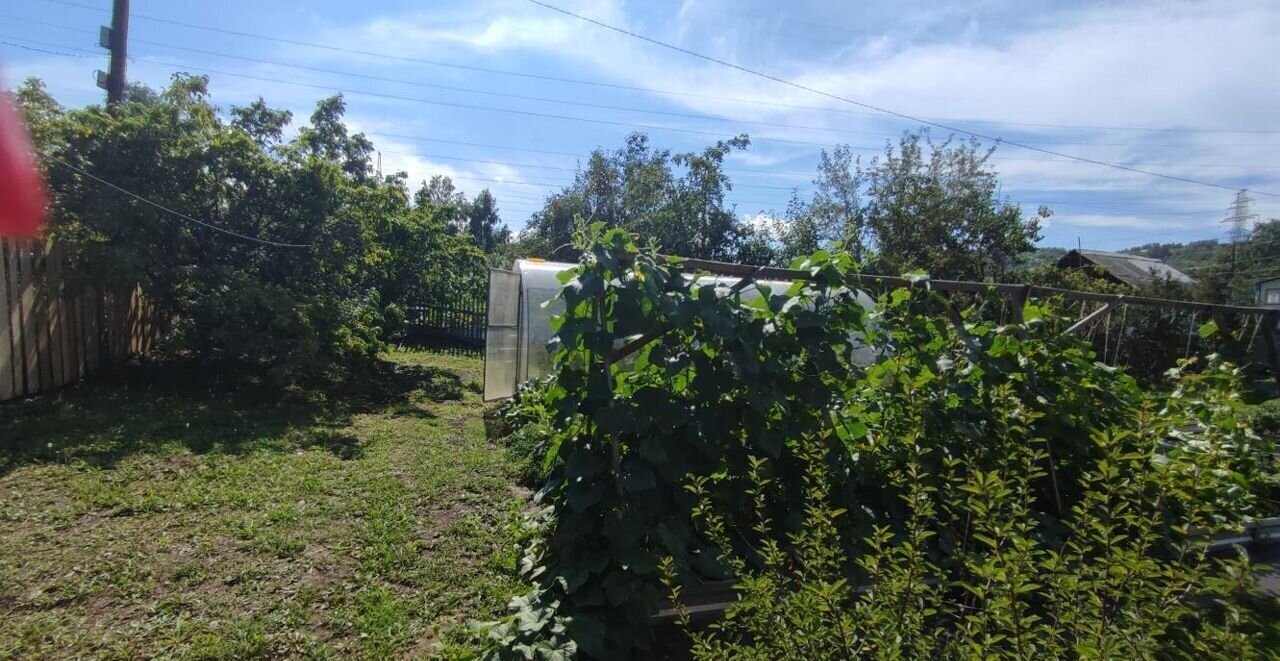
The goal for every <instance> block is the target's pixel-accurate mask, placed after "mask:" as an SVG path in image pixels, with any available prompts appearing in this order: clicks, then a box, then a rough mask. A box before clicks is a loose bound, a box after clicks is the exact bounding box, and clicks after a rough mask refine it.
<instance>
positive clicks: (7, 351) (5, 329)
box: [0, 238, 18, 402]
mask: <svg viewBox="0 0 1280 661" xmlns="http://www.w3.org/2000/svg"><path fill="white" fill-rule="evenodd" d="M9 259H10V257H9V241H7V240H5V239H3V238H0V402H2V401H5V400H7V399H13V398H14V397H15V396H16V395H17V392H18V386H17V383H16V382H15V381H14V360H13V359H14V356H15V353H14V351H13V335H14V333H13V327H12V326H11V325H10V324H9V311H10V306H9V270H8V264H9Z"/></svg>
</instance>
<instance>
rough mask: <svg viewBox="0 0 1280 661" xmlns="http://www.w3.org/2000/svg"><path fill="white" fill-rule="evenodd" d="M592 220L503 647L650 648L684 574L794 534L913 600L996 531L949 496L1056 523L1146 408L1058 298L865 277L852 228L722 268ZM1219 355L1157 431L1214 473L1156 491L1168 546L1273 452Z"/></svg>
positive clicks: (1047, 536) (854, 573) (837, 572)
mask: <svg viewBox="0 0 1280 661" xmlns="http://www.w3.org/2000/svg"><path fill="white" fill-rule="evenodd" d="M581 239H582V241H581V245H582V247H583V249H584V252H583V254H582V257H581V259H580V261H579V263H578V265H577V267H576V268H574V269H572V270H570V271H568V272H566V273H564V274H562V283H563V285H564V286H563V289H562V290H561V293H560V298H561V299H562V300H563V302H564V305H565V312H564V314H563V315H560V316H559V317H557V318H556V319H555V320H554V321H553V327H554V330H555V339H554V341H553V351H554V365H555V375H554V379H553V380H552V381H551V382H550V383H549V384H547V385H546V386H545V388H544V389H541V390H539V391H538V392H539V393H540V394H539V395H538V396H537V397H536V400H537V403H536V406H537V407H538V408H539V409H540V413H539V418H540V419H550V420H553V421H554V423H553V424H551V425H548V427H550V429H549V430H548V433H549V434H550V436H551V437H550V438H548V439H546V440H545V442H541V443H538V444H536V446H537V448H538V451H539V452H541V453H543V455H544V456H545V457H546V458H547V463H548V464H549V466H550V471H549V475H548V477H547V480H546V482H545V484H544V485H543V487H542V489H541V490H540V492H539V498H540V499H541V501H542V502H543V503H544V504H545V505H546V506H547V514H548V519H547V522H546V528H545V534H544V535H543V537H542V538H541V541H540V543H539V544H538V545H537V546H536V547H535V548H533V549H531V551H530V553H529V554H528V556H527V557H526V558H525V561H524V563H523V569H524V570H525V571H526V573H527V575H528V576H529V577H530V579H531V580H533V581H534V582H535V583H536V584H537V591H536V592H535V593H533V594H531V595H529V596H527V597H525V598H524V601H522V602H520V603H517V604H513V606H515V607H516V608H517V610H518V612H517V614H516V615H515V616H514V617H513V619H510V620H508V621H506V622H505V623H503V624H500V625H495V626H491V627H490V628H489V633H490V636H491V637H492V638H493V639H494V640H496V641H497V643H498V644H499V645H498V654H499V655H500V656H501V655H511V656H512V657H513V658H530V655H532V656H538V655H540V654H541V655H542V656H544V657H547V658H554V657H556V656H558V655H563V654H572V653H575V652H576V653H584V654H585V655H587V656H590V657H597V658H626V657H629V656H633V655H636V654H644V653H645V651H646V650H649V649H651V647H652V645H653V644H654V640H653V638H652V630H651V628H650V626H649V617H650V616H651V615H652V614H653V613H654V612H655V611H657V610H658V607H659V605H660V604H661V603H663V600H664V599H667V598H668V597H669V596H671V595H670V588H671V587H672V586H673V585H676V586H679V585H684V584H696V583H698V582H700V581H707V580H717V579H729V578H734V579H738V580H742V579H745V578H747V577H749V576H752V575H756V574H753V572H756V571H757V570H759V569H760V568H764V567H770V566H773V568H774V569H775V570H777V569H779V568H780V567H782V565H781V564H779V563H781V562H782V561H781V560H780V558H783V557H785V556H786V554H790V553H809V554H810V555H815V557H819V558H820V559H821V561H820V562H818V564H817V565H815V566H816V567H817V568H818V569H820V571H818V569H815V571H814V576H822V577H824V579H830V580H831V581H832V582H836V581H839V582H840V583H839V585H842V586H853V585H862V584H869V583H883V584H885V585H899V586H900V588H901V589H900V593H901V594H900V596H901V597H902V598H903V599H907V601H905V602H902V603H900V604H899V605H898V607H899V612H898V614H897V617H898V619H899V620H900V621H906V620H902V618H903V617H905V615H904V614H905V613H907V612H908V611H911V608H909V607H907V606H906V604H911V603H915V604H919V608H920V609H924V610H926V611H930V612H933V613H936V612H937V611H938V608H937V606H936V605H929V604H930V603H931V602H930V600H931V599H939V598H941V596H942V595H943V592H944V591H942V590H940V589H937V588H928V589H925V588H922V587H921V586H922V585H925V583H924V581H926V580H933V581H936V580H937V579H938V576H940V575H943V574H944V573H945V570H947V569H948V568H951V567H954V566H957V565H956V563H957V562H959V560H958V559H959V558H963V557H967V556H966V555H965V554H967V553H971V552H972V551H973V549H974V544H975V541H974V540H982V539H987V538H991V539H994V538H993V537H992V535H993V534H996V533H1000V534H1004V533H1003V532H1001V531H992V530H990V529H988V528H986V527H984V526H989V525H993V524H992V523H991V521H989V520H986V519H983V520H975V519H974V517H975V515H976V514H978V513H981V512H983V511H984V510H981V509H980V508H976V506H969V505H964V506H961V504H959V501H956V500H955V499H954V498H953V497H959V496H961V495H963V494H965V493H969V492H971V491H973V490H975V489H977V490H979V491H982V490H984V489H987V488H991V489H997V490H1002V492H1003V491H1010V492H1013V493H1016V494H1017V497H1016V498H1014V499H1012V500H1009V499H1007V498H1006V499H1000V501H999V503H997V504H992V505H990V507H993V508H995V507H999V508H1004V509H1002V510H1000V511H1001V512H1006V511H1010V512H1011V511H1015V510H1016V512H1020V513H1022V514H1020V515H1019V517H1020V518H1019V517H1015V518H1018V520H1019V521H1021V523H1020V525H1023V526H1024V527H1025V529H1020V530H1019V532H1018V534H1019V535H1021V536H1022V537H1025V538H1026V539H1033V540H1036V543H1042V544H1049V545H1055V544H1056V545H1059V546H1061V545H1062V544H1064V543H1066V542H1067V540H1069V538H1070V527H1069V526H1071V525H1075V524H1076V523H1077V522H1078V516H1077V515H1076V514H1073V512H1075V511H1076V510H1079V509H1080V508H1085V509H1089V508H1092V507H1094V506H1095V504H1096V503H1095V501H1096V499H1097V498H1098V497H1099V496H1098V487H1097V484H1096V481H1097V478H1096V476H1097V474H1098V471H1099V467H1100V465H1104V464H1105V462H1108V461H1113V460H1114V458H1113V457H1112V454H1111V453H1113V452H1115V449H1114V448H1113V447H1112V446H1110V445H1108V444H1105V443H1100V442H1099V440H1098V439H1099V438H1106V437H1108V436H1107V434H1114V433H1118V434H1127V433H1129V432H1127V431H1125V430H1127V429H1133V428H1139V427H1141V424H1142V421H1144V420H1149V419H1150V417H1151V416H1152V415H1153V413H1152V412H1153V410H1155V409H1153V406H1155V404H1154V402H1153V399H1152V397H1151V396H1150V395H1149V393H1146V392H1145V391H1143V390H1142V389H1141V388H1140V387H1139V386H1138V385H1137V384H1136V383H1135V382H1134V380H1133V379H1132V378H1130V377H1128V376H1127V375H1126V374H1124V373H1123V372H1122V371H1119V370H1115V369H1112V368H1108V367H1106V366H1103V365H1101V364H1099V363H1096V362H1095V360H1094V356H1093V354H1092V350H1091V349H1090V347H1089V346H1088V345H1086V344H1084V343H1082V342H1080V341H1079V340H1076V339H1074V338H1071V337H1064V336H1062V335H1058V334H1052V333H1049V332H1047V331H1046V328H1047V326H1048V324H1047V323H1046V322H1047V321H1048V320H1050V319H1051V317H1052V314H1053V313H1052V311H1051V309H1050V308H1049V307H1048V306H1045V305H1041V304H1036V303H1028V305H1027V306H1026V307H1025V309H1024V310H1023V315H1022V323H1019V324H1016V325H995V324H993V323H990V322H984V321H980V320H979V319H978V315H976V314H974V313H973V311H972V310H964V309H960V308H959V307H958V306H956V305H954V304H953V303H952V302H951V301H949V300H948V299H946V298H945V297H943V296H941V295H939V294H938V293H936V292H934V291H932V290H931V289H930V288H929V282H928V279H927V278H926V277H923V276H917V277H913V278H912V280H913V282H914V284H913V286H911V287H909V288H902V289H890V290H883V291H877V290H876V289H875V288H874V287H871V286H868V285H866V284H865V283H863V282H861V281H860V279H859V276H858V272H857V270H856V266H855V265H854V264H853V263H852V261H851V260H850V258H849V257H848V256H847V255H843V254H838V253H836V254H831V253H826V252H821V251H820V252H818V253H816V254H814V255H812V256H811V257H808V258H806V259H803V260H798V261H797V262H796V263H795V264H794V265H793V267H794V268H796V269H799V270H802V271H804V272H806V273H807V274H808V278H806V279H803V280H797V281H796V282H793V283H786V284H784V285H781V286H778V285H774V286H769V285H767V284H765V283H761V282H756V281H754V279H753V278H745V279H742V280H740V281H738V282H736V283H735V284H732V285H730V284H726V283H725V282H723V281H721V280H718V279H716V278H711V277H692V278H691V277H686V275H685V273H684V272H683V269H682V268H681V265H680V263H679V262H678V260H674V259H670V258H664V257H661V256H659V255H657V254H656V252H655V251H654V250H652V249H649V248H646V247H641V246H639V245H637V243H636V241H635V239H634V237H632V236H631V235H628V234H627V233H625V232H622V231H619V230H605V229H604V228H603V227H602V226H600V225H596V226H593V227H590V228H588V229H587V230H586V232H585V235H584V236H583V237H581ZM868 296H870V297H873V299H874V304H871V301H872V298H868ZM1215 375H1217V377H1216V378H1219V381H1221V380H1222V379H1226V380H1228V381H1229V380H1230V376H1229V373H1228V374H1227V375H1226V376H1223V375H1221V374H1218V372H1214V371H1212V370H1210V371H1209V372H1207V373H1204V374H1201V375H1198V376H1196V377H1195V378H1197V379H1200V381H1196V382H1195V384H1196V385H1195V387H1190V386H1188V387H1184V388H1181V389H1178V390H1176V391H1174V394H1173V395H1171V396H1168V397H1166V398H1165V400H1166V401H1165V404H1166V405H1167V406H1172V407H1174V412H1175V413H1174V414H1173V415H1172V416H1171V418H1170V419H1175V418H1176V419H1179V420H1182V421H1183V422H1185V423H1187V424H1188V425H1190V424H1191V423H1192V422H1195V423H1197V424H1200V425H1201V428H1203V429H1212V430H1213V434H1212V435H1205V436H1202V437H1200V438H1198V439H1196V440H1197V441H1199V443H1193V444H1188V445H1186V446H1185V448H1184V449H1178V450H1176V451H1169V450H1167V449H1165V450H1163V452H1164V453H1163V454H1161V455H1160V456H1161V457H1164V458H1165V459H1166V460H1167V459H1168V458H1169V457H1171V456H1173V457H1182V456H1192V455H1194V461H1191V462H1189V463H1188V462H1184V461H1179V462H1174V463H1175V464H1176V465H1178V466H1180V467H1183V468H1187V470H1192V471H1193V472H1195V473H1196V474H1197V475H1202V474H1212V475H1213V476H1214V477H1213V479H1205V480H1200V481H1198V482H1196V489H1197V491H1196V492H1195V495H1194V497H1191V498H1189V499H1187V498H1168V499H1166V501H1165V506H1164V508H1163V509H1162V512H1163V515H1162V516H1164V517H1165V518H1164V519H1159V520H1157V521H1155V524H1157V527H1156V530H1157V531H1167V532H1168V533H1169V534H1163V533H1162V534H1161V535H1160V540H1161V543H1162V544H1163V545H1162V546H1160V547H1159V548H1160V549H1163V550H1167V549H1171V548H1174V546H1175V545H1176V543H1177V539H1176V537H1177V536H1176V535H1175V534H1174V533H1173V532H1172V531H1173V529H1174V528H1173V526H1176V525H1182V526H1183V528H1185V527H1186V526H1187V525H1189V524H1188V522H1189V521H1191V520H1192V519H1194V523H1195V525H1196V526H1198V527H1200V528H1206V529H1214V528H1215V527H1218V526H1230V525H1234V524H1236V523H1238V522H1239V519H1240V517H1241V516H1242V515H1244V514H1245V513H1248V512H1249V511H1250V508H1251V507H1252V505H1253V501H1254V493H1253V489H1252V488H1251V486H1252V484H1254V483H1255V482H1256V481H1257V476H1258V475H1259V473H1260V472H1262V471H1263V470H1265V466H1264V465H1263V463H1262V459H1261V457H1262V456H1263V453H1262V451H1261V450H1262V448H1261V445H1260V443H1258V441H1257V439H1256V437H1254V436H1253V435H1252V434H1251V433H1249V431H1248V430H1247V429H1245V428H1243V427H1240V426H1238V425H1237V426H1234V427H1232V426H1230V425H1229V424H1228V423H1230V422H1231V420H1232V418H1231V415H1232V413H1231V412H1232V410H1233V408H1232V407H1233V406H1234V405H1235V404H1233V403H1232V402H1231V401H1230V399H1229V398H1225V399H1224V398H1221V397H1212V398H1206V397H1203V396H1199V395H1193V393H1201V394H1203V393H1204V392H1213V393H1217V392H1225V391H1226V389H1225V388H1224V384H1223V383H1220V382H1219V381H1213V380H1212V379H1213V378H1215ZM1227 385H1229V384H1227ZM1197 388H1198V390H1197ZM529 399H531V400H532V399H535V398H533V397H529ZM528 405H529V406H532V405H533V404H528ZM516 417H518V416H516ZM1205 439H1211V441H1212V442H1210V441H1208V440H1205ZM1126 447H1129V446H1126ZM1152 447H1155V446H1151V447H1148V446H1141V447H1138V446H1134V447H1133V448H1131V451H1130V450H1126V452H1123V453H1121V456H1122V458H1123V459H1124V460H1125V461H1128V462H1130V463H1132V462H1134V461H1139V463H1143V462H1148V460H1149V459H1150V460H1154V455H1148V454H1139V455H1134V452H1137V451H1139V450H1143V451H1149V452H1150V451H1153V450H1152ZM1160 447H1161V448H1163V446H1160ZM1015 448H1016V449H1017V451H1014V449H1015ZM1179 453H1181V454H1179ZM1134 456H1137V457H1139V459H1136V460H1135V459H1134V458H1133V457H1134ZM1196 462H1199V463H1196ZM1143 465H1145V463H1144V464H1143ZM1104 476H1105V472H1104ZM1104 481H1105V480H1104ZM765 484H767V489H765V488H764V485H765ZM966 485H967V486H966ZM975 485H976V486H975ZM1232 487H1236V488H1232ZM940 493H946V494H948V497H949V498H940V497H939V496H938V494H940ZM1130 496H1133V494H1130ZM966 502H967V501H966ZM1186 503H1194V505H1195V506H1194V507H1183V505H1184V504H1186ZM821 506H826V507H827V508H828V510H826V511H827V514H825V515H824V514H823V511H824V510H823V509H822V507H821ZM1109 506H1116V503H1114V502H1110V503H1109ZM1009 508H1013V509H1012V510H1010V509H1009ZM1090 511H1092V510H1090ZM1193 512H1194V516H1192V513H1193ZM712 513H714V515H712ZM1010 516H1012V515H1010ZM1179 517H1181V518H1179ZM979 518H980V519H981V518H982V517H979ZM987 519H991V520H996V519H998V517H995V518H993V517H987ZM708 522H712V523H714V526H712V527H710V528H708V526H707V523H708ZM1183 542H1185V539H1184V540H1183ZM1153 548H1155V547H1153ZM806 549H807V550H806ZM771 563H772V565H771ZM961 565H963V563H961ZM787 566H792V565H790V564H788V565H787ZM907 569H909V570H910V571H907ZM1024 569H1025V567H1024ZM989 571H996V569H994V568H989ZM904 572H906V573H904ZM1004 575H1007V571H1006V574H1004ZM966 576H968V575H966ZM836 577H838V578H836ZM801 578H803V577H801ZM1028 580H1029V579H1028ZM664 581H665V582H666V583H667V585H666V587H664ZM801 582H803V581H801ZM1024 587H1025V586H1024ZM1010 589H1013V590H1014V593H1017V590H1019V589H1024V588H1019V587H1018V586H1017V585H1013V586H1012V587H1011V588H1010ZM677 593H678V590H677ZM983 598H984V599H987V598H994V597H989V596H984V597H983ZM677 601H678V600H677ZM1015 601H1016V600H1015ZM1011 603H1012V602H1011ZM551 604H554V607H551ZM921 617H922V618H923V619H921V622H924V621H925V620H927V619H928V616H927V615H921ZM890 619H892V618H890ZM921 626H923V624H922V625H921ZM993 627H994V628H992V627H989V628H988V629H984V631H986V630H990V631H995V632H996V634H999V627H998V626H994V625H993ZM548 632H554V633H553V634H551V635H550V637H548ZM760 634H761V632H760V631H756V632H754V633H753V637H754V636H758V635H760ZM996 634H993V635H996ZM999 635H1003V634H999ZM548 640H550V641H552V642H554V643H555V646H552V647H540V644H541V643H540V642H539V641H544V642H545V641H548ZM566 641H567V642H566ZM566 644H568V645H570V646H571V648H572V649H566V647H565V646H566ZM517 650H518V653H517ZM907 651H909V650H904V653H905V652H907Z"/></svg>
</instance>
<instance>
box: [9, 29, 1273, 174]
mask: <svg viewBox="0 0 1280 661" xmlns="http://www.w3.org/2000/svg"><path fill="white" fill-rule="evenodd" d="M41 23H42V24H44V23H43V22H41ZM47 25H53V26H54V27H62V28H63V29H68V30H75V31H82V30H79V29H77V28H69V27H65V26H58V25H56V24H47ZM84 32H88V31H84ZM0 36H7V35H0ZM8 38H10V39H17V37H8ZM25 41H28V43H38V44H46V45H51V46H56V47H59V48H73V49H74V47H70V46H64V45H61V44H48V42H39V41H35V40H25ZM134 41H135V42H137V43H145V44H150V45H156V46H161V47H165V48H174V49H178V50H186V51H192V52H196V53H203V54H209V55H214V56H218V57H226V58H232V59H238V60H243V61H249V62H255V63H260V64H267V65H273V66H283V67H291V68H297V69H300V70H306V71H314V72H320V73H329V74H333V75H340V76H349V77H354V78H364V79H369V80H376V81H384V82H394V83H400V84H406V85H413V86H417V87H426V88H435V89H444V90H450V91H458V92H464V93H471V94H482V95H487V96H497V97H503V98H516V99H523V100H531V101H538V102H545V103H559V104H564V105H572V106H581V107H589V108H599V109H607V110H621V111H627V112H638V113H648V114H657V115H667V116H675V117H685V118H694V119H703V120H708V121H719V122H743V123H748V124H758V125H762V126H770V127H776V128H791V129H801V130H815V131H829V132H839V133H852V134H868V135H882V134H878V133H874V132H867V131H848V130H843V129H834V128H826V127H812V126H799V125H791V124H780V123H773V122H759V121H754V120H739V119H735V118H732V117H716V116H712V115H700V114H695V113H675V112H668V111H661V110H649V109H643V108H631V107H624V106H611V105H605V104H594V103H585V102H578V101H568V100H564V99H554V98H548V97H537V96H528V95H520V94H508V93H503V92H493V91H489V90H479V89H474V88H466V87H455V86H450V85H437V84H434V83H423V82H419V81H413V80H407V79H402V78H390V77H385V76H373V75H368V74H358V73H351V72H345V71H338V70H333V69H324V68H319V67H310V66H305V65H297V64H290V63H286V62H276V61H272V60H265V59H261V58H255V57H246V56H240V55H233V54H229V53H219V52H217V51H209V50H204V49H198V48H187V47H185V46H178V45H174V44H166V43H163V42H157V41H150V40H146V39H134ZM0 43H5V44H9V45H13V46H16V47H19V48H28V47H27V46H24V45H22V44H16V43H12V42H8V41H0ZM37 50H38V49H37ZM75 50H82V49H75ZM41 52H46V53H49V54H53V55H65V56H71V57H83V56H82V55H78V54H74V53H66V52H55V51H41ZM130 59H133V60H135V61H144V62H151V63H156V64H162V65H165V66H174V67H186V68H191V69H195V70H202V71H209V72H213V73H221V74H225V75H231V76H240V77H250V78H252V76H249V75H248V74H240V73H234V72H223V71H219V70H216V69H208V68H204V67H199V66H195V65H186V64H181V63H173V62H167V61H163V60H153V59H149V58H141V59H140V60H139V59H138V58H130ZM257 79H262V78H257ZM265 80H269V81H274V80H276V79H265ZM287 82H289V83H290V84H301V83H294V82H292V81H287ZM312 87H315V86H314V85H313V86H312ZM322 89H336V90H338V91H349V92H350V93H352V94H365V95H373V96H390V97H391V98H397V99H401V100H409V101H417V102H421V103H433V101H432V100H429V99H415V98H412V97H401V96H395V95H387V94H381V93H375V92H362V91H354V90H343V89H342V88H337V87H332V88H330V87H327V86H326V87H322ZM581 121H596V120H590V119H582V120H581ZM659 130H672V131H682V132H694V131H696V130H694V129H681V128H671V127H667V128H665V129H659ZM706 133H707V134H709V135H721V134H719V133H715V132H706ZM758 139H759V140H762V141H767V142H792V143H796V144H806V145H813V146H819V147H826V146H829V145H826V144H824V143H816V142H800V141H787V140H782V139H776V138H758ZM886 139H887V138H886ZM1028 144H1055V143H1044V142H1040V143H1028ZM1058 144H1089V145H1097V146H1124V145H1128V144H1133V143H1094V142H1081V143H1058ZM1144 146H1147V147H1167V146H1179V145H1159V144H1147V145H1144ZM1213 146H1215V147H1222V146H1226V145H1213ZM849 148H850V149H852V150H855V151H870V152H878V151H881V149H882V148H880V147H870V146H850V147H849ZM548 153H560V154H564V152H548ZM565 155H568V154H565ZM994 160H996V161H997V162H1003V161H1030V162H1038V163H1050V162H1060V161H1057V160H1055V159H1038V158H1023V159H1020V158H1016V157H997V158H995V159H994ZM1129 165H1131V166H1137V165H1143V166H1167V167H1205V168H1235V169H1250V170H1251V169H1280V166H1266V165H1237V164H1197V163H1142V162H1134V163H1130V164H1129ZM768 174H771V175H779V174H781V173H768ZM801 176H809V175H801Z"/></svg>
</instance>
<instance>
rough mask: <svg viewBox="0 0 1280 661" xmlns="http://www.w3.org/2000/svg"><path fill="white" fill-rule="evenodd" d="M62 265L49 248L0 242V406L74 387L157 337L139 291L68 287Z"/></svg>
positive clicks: (156, 323) (155, 319) (156, 322)
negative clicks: (54, 390)
mask: <svg viewBox="0 0 1280 661" xmlns="http://www.w3.org/2000/svg"><path fill="white" fill-rule="evenodd" d="M65 263H66V260H65V259H64V258H63V254H62V248H61V246H59V245H57V244H56V243H51V242H46V241H41V240H31V241H15V240H11V239H0V401H4V400H8V399H14V398H16V397H22V396H25V395H32V394H35V393H39V392H46V391H48V390H52V389H54V388H58V387H60V386H64V385H67V384H69V383H74V382H75V381H78V380H79V379H81V378H83V377H85V376H87V375H89V374H92V373H93V372H95V371H97V370H98V369H100V368H101V367H102V366H103V365H104V364H109V363H111V362H112V361H117V360H121V359H123V358H125V357H127V356H130V355H134V354H138V353H142V352H145V351H148V350H149V349H151V347H152V346H153V345H154V343H155V341H156V340H157V339H158V338H159V336H160V332H161V326H162V325H161V323H160V318H159V315H157V314H156V312H155V309H154V307H153V306H152V305H151V304H150V303H148V301H147V300H146V297H144V296H143V295H142V290H141V288H139V287H137V286H135V287H132V288H125V289H120V290H107V289H103V288H101V287H72V286H70V284H69V280H70V279H71V278H70V276H71V275H72V274H70V273H68V272H66V270H65V269H64V266H65Z"/></svg>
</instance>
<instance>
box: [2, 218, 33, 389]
mask: <svg viewBox="0 0 1280 661" xmlns="http://www.w3.org/2000/svg"><path fill="white" fill-rule="evenodd" d="M7 243H8V251H9V253H8V258H9V260H8V265H7V266H6V267H5V273H4V277H3V278H0V280H2V281H3V282H4V283H5V287H6V291H5V292H3V293H4V294H7V295H8V297H9V316H8V318H7V319H3V320H0V324H3V325H5V326H7V327H8V328H9V332H10V339H11V341H12V342H13V347H12V353H11V354H10V356H11V359H12V361H13V364H12V368H13V396H14V397H21V396H22V395H24V394H26V391H27V370H26V364H27V363H26V356H25V355H24V352H25V345H24V342H23V339H22V337H23V336H22V283H21V274H20V272H19V269H18V262H19V261H20V260H21V246H20V245H19V244H18V242H16V241H13V240H9V241H7Z"/></svg>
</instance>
